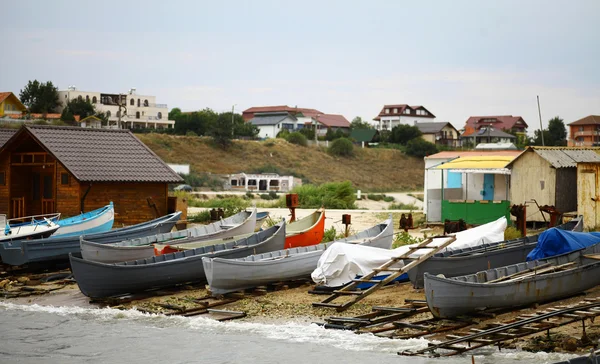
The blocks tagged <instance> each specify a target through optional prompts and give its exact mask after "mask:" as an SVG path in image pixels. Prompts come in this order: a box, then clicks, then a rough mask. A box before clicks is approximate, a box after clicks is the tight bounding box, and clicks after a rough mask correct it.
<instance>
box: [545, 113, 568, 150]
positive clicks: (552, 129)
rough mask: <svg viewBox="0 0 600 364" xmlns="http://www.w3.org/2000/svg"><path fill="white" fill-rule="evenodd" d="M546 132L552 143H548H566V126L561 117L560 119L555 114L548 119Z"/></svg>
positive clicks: (557, 144) (560, 144)
mask: <svg viewBox="0 0 600 364" xmlns="http://www.w3.org/2000/svg"><path fill="white" fill-rule="evenodd" d="M548 133H549V134H550V137H551V138H552V144H548V145H553V146H564V145H567V128H566V127H565V123H564V121H563V119H561V118H560V117H558V116H555V117H553V118H552V119H550V121H549V122H548ZM544 137H545V135H544Z"/></svg>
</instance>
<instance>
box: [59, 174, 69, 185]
mask: <svg viewBox="0 0 600 364" xmlns="http://www.w3.org/2000/svg"><path fill="white" fill-rule="evenodd" d="M60 184H61V185H63V186H65V185H68V184H69V174H68V173H61V174H60Z"/></svg>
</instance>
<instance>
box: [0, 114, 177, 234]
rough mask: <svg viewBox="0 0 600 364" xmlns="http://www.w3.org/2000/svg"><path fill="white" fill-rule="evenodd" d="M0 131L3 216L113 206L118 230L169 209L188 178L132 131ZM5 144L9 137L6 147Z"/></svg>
mask: <svg viewBox="0 0 600 364" xmlns="http://www.w3.org/2000/svg"><path fill="white" fill-rule="evenodd" d="M9 134H11V132H8V131H4V132H0V214H7V215H8V217H9V218H12V217H20V216H29V215H38V214H47V213H53V212H60V213H61V214H62V216H63V217H65V216H73V215H77V214H79V213H81V212H85V211H90V210H94V209H97V208H99V207H102V206H105V205H107V204H108V203H109V202H110V201H112V202H113V203H114V206H115V226H116V227H117V226H122V225H131V224H137V223H140V222H143V221H147V220H150V219H153V218H155V217H158V216H161V215H165V214H167V212H168V184H169V183H178V182H181V181H182V178H181V177H180V176H179V175H178V174H176V173H175V172H174V171H173V170H172V169H171V168H169V167H168V166H167V165H166V164H165V163H164V162H163V161H162V160H161V159H160V158H159V157H158V156H157V155H156V154H154V153H153V152H152V151H151V150H150V149H148V147H146V146H145V145H144V144H143V143H142V142H141V141H140V140H139V139H138V138H136V137H135V135H133V134H132V133H131V132H130V131H129V130H113V129H88V128H79V127H55V126H41V125H24V126H23V127H21V128H20V129H19V130H18V131H16V132H14V131H12V135H11V136H10V137H9ZM3 140H6V141H5V142H4V143H2V141H3Z"/></svg>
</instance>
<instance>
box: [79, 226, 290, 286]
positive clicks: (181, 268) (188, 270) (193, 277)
mask: <svg viewBox="0 0 600 364" xmlns="http://www.w3.org/2000/svg"><path fill="white" fill-rule="evenodd" d="M284 244H285V220H284V221H282V222H281V223H279V224H277V225H274V226H272V227H270V228H269V229H266V230H264V231H260V232H258V233H256V234H254V235H251V236H250V237H247V238H245V239H241V240H237V241H230V242H227V243H225V244H218V245H212V246H206V247H201V248H197V249H192V250H185V251H180V252H176V253H170V254H163V255H158V256H154V257H152V258H147V259H140V260H132V261H127V262H120V263H112V264H108V263H99V262H93V261H88V260H85V259H82V258H81V257H80V256H76V255H74V254H71V255H70V256H69V257H70V259H71V270H72V271H73V275H74V276H75V280H76V281H77V284H78V285H79V289H80V290H81V292H82V293H83V294H84V295H86V296H88V297H97V298H100V297H110V296H116V295H123V294H127V293H134V292H141V291H145V290H149V289H154V288H161V287H168V286H174V285H178V284H183V283H193V282H202V281H205V280H206V276H205V274H204V267H203V265H202V257H224V258H240V257H245V256H248V255H249V254H254V253H263V252H268V251H273V250H279V249H281V248H283V246H284Z"/></svg>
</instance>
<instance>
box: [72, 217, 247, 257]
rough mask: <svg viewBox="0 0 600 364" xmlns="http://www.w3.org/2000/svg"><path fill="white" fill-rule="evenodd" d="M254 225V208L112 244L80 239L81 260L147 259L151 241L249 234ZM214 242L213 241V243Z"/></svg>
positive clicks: (152, 252)
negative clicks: (206, 221)
mask: <svg viewBox="0 0 600 364" xmlns="http://www.w3.org/2000/svg"><path fill="white" fill-rule="evenodd" d="M255 226H256V209H253V210H252V211H241V212H239V213H237V214H235V215H233V216H230V217H228V218H226V219H223V220H220V221H217V222H213V223H211V224H208V225H198V226H194V227H191V228H189V229H185V230H179V231H173V232H165V233H161V234H156V235H149V236H144V237H140V238H136V239H129V240H124V241H119V242H116V243H113V244H102V243H97V242H95V241H93V240H91V239H81V255H82V256H83V259H86V260H93V261H96V262H101V263H116V262H124V261H127V260H137V259H144V258H150V257H152V256H154V255H155V249H154V248H155V247H154V245H152V244H157V243H158V244H163V245H167V246H168V245H169V243H174V242H177V244H186V243H187V244H189V243H197V242H204V241H209V240H217V239H226V238H230V237H234V236H239V235H245V234H251V233H253V232H254V228H255ZM215 244H216V242H215ZM173 252H174V250H172V251H171V250H169V249H168V248H167V249H164V248H163V249H161V253H173Z"/></svg>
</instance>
